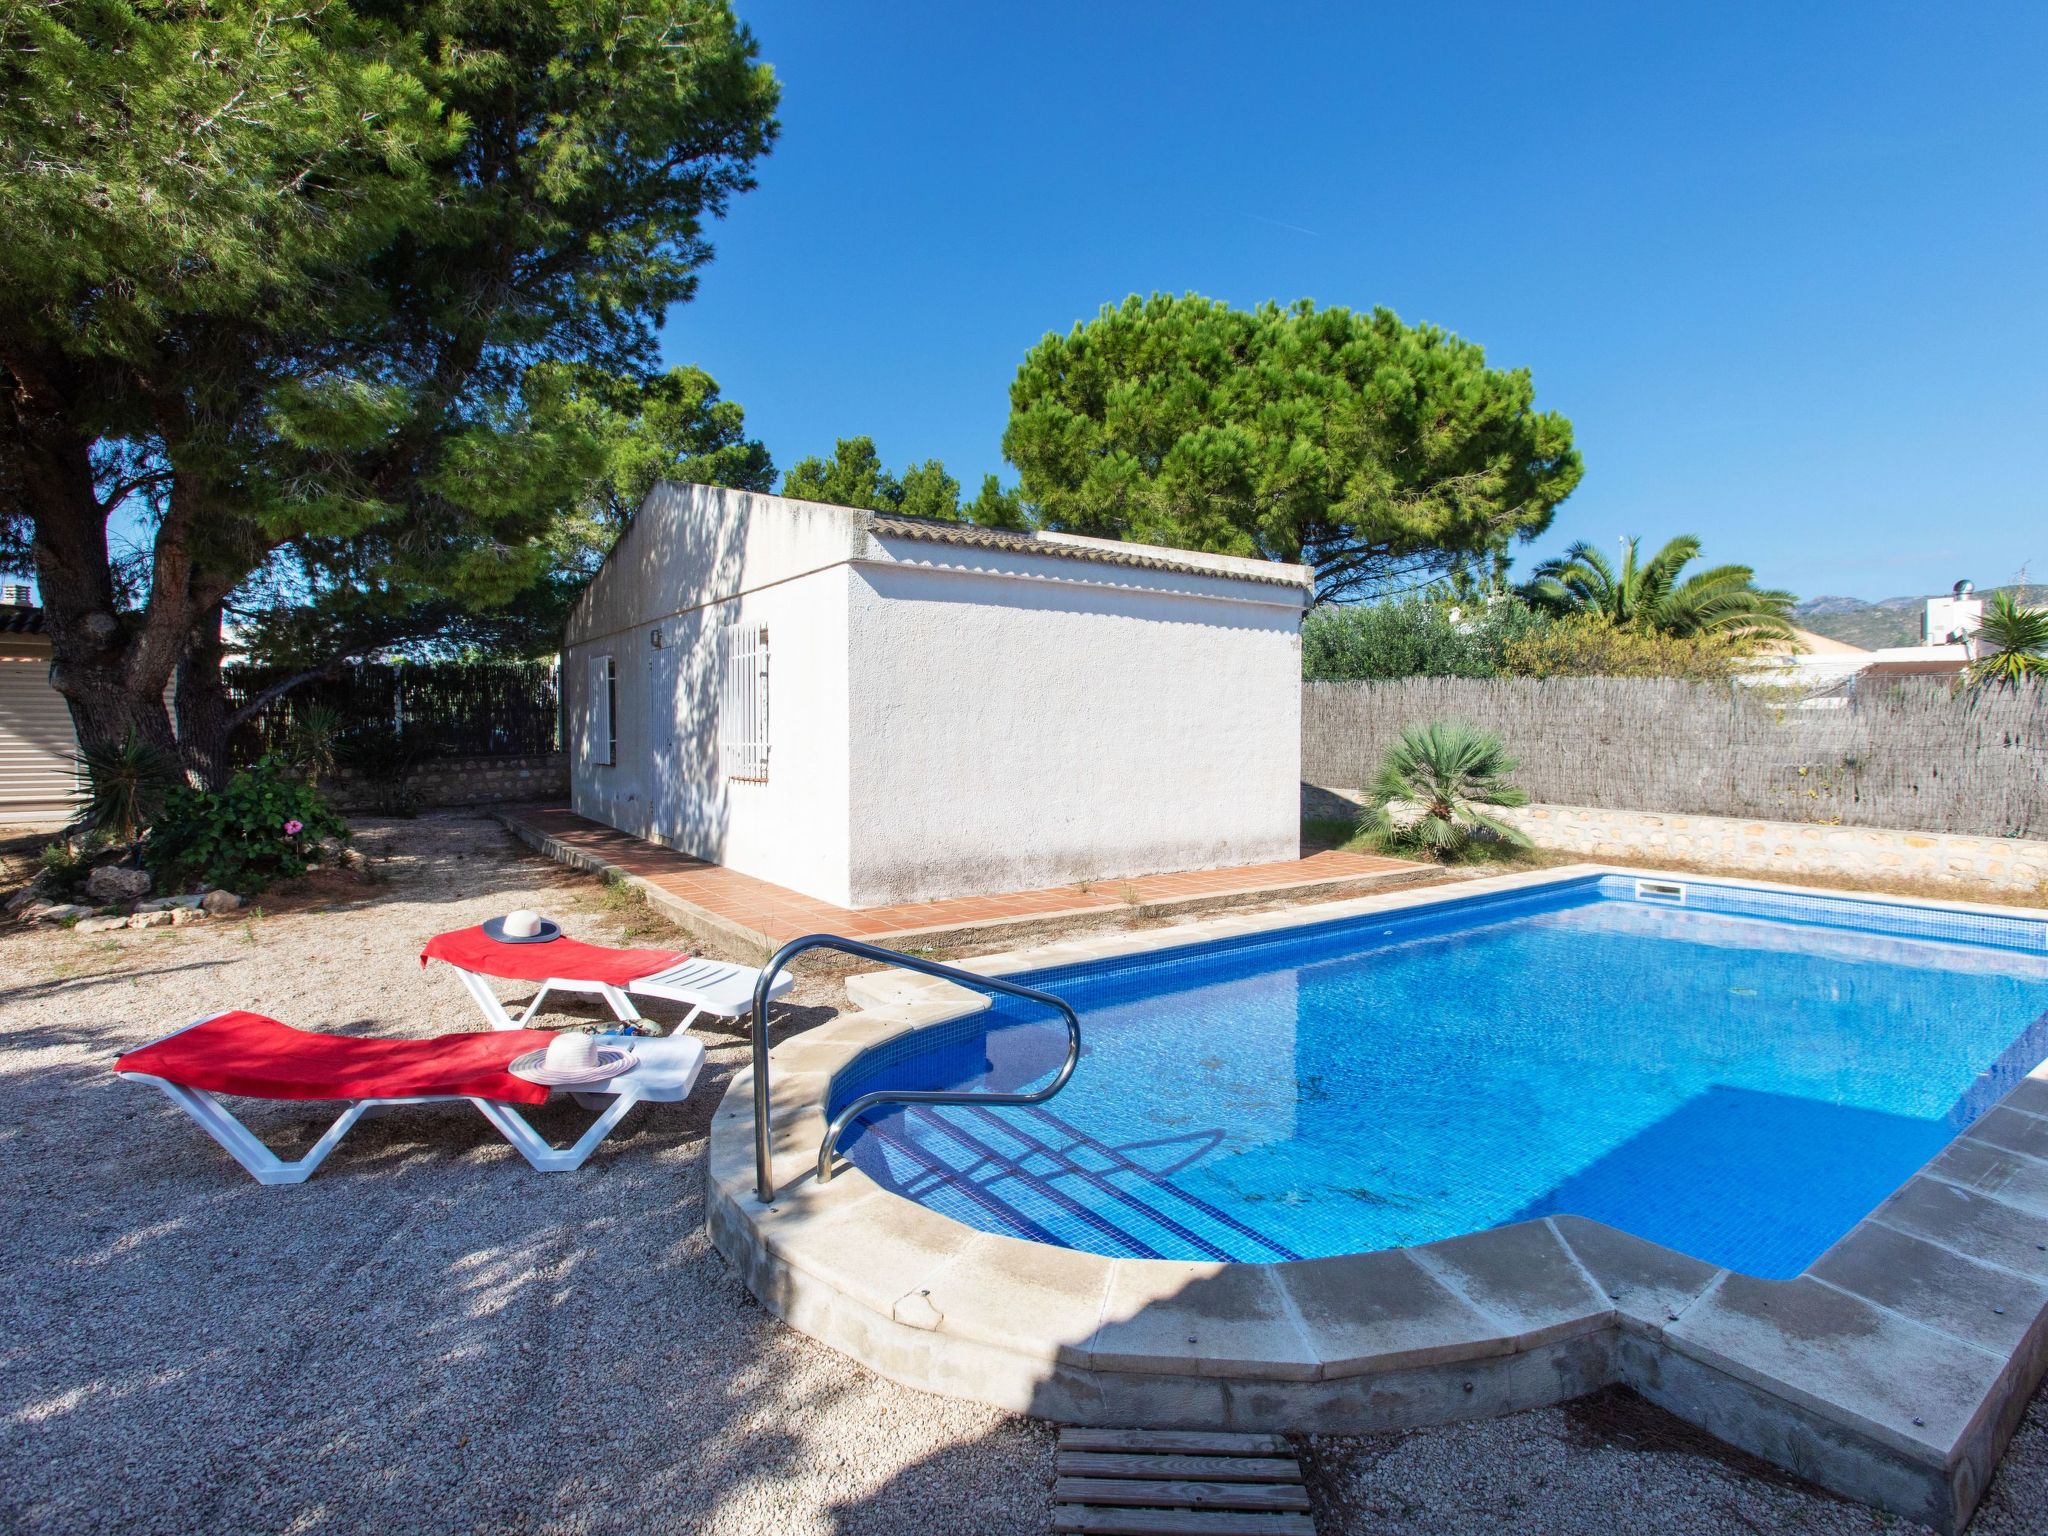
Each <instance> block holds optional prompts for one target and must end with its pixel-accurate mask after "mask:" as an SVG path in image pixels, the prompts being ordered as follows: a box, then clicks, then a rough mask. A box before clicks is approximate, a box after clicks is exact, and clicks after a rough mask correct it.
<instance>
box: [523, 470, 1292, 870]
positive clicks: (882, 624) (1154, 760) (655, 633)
mask: <svg viewBox="0 0 2048 1536" xmlns="http://www.w3.org/2000/svg"><path fill="white" fill-rule="evenodd" d="M1311 582H1312V578H1311V575H1310V573H1309V571H1308V570H1306V569H1305V568H1303V567H1300V566H1291V565H1276V564H1273V563H1270V562H1267V561H1260V560H1243V559H1233V558H1229V557H1225V556H1219V555H1204V554H1193V553H1189V552H1187V551H1183V550H1169V549H1155V548H1150V547H1147V546H1144V545H1136V544H1122V543H1116V542H1112V541H1107V540H1097V539H1083V538H1076V537H1071V536H1065V535H1058V534H1035V535H1024V534H1012V533H1000V532H995V531H993V530H989V529H983V528H978V527H975V526H972V525H970V524H964V523H949V522H937V521H931V520H926V519H918V518H905V517H894V516H888V515H884V514H879V513H874V512H866V511H859V510H855V509H851V508H847V507H836V506H826V505H821V504H819V503H815V502H806V501H794V500H789V499H786V498H783V497H779V496H765V495H758V494H750V493H746V492H740V491H728V490H720V489H716V488H713V487H709V486H701V485H676V484H665V485H662V486H659V487H657V488H656V490H655V491H654V492H653V494H652V495H650V496H649V497H648V499H647V502H646V504H645V505H644V506H643V507H642V508H641V509H640V512H639V515H638V516H637V517H636V518H635V519H634V520H633V523H632V526H631V527H630V528H629V529H628V530H627V532H626V534H625V536H624V537H623V538H622V539H621V540H620V541H619V544H618V547H617V548H616V549H614V550H613V551H612V554H611V556H610V558H609V559H607V560H606V561H605V564H604V566H603V568H602V569H601V570H600V571H599V572H598V574H597V576H596V578H595V580H593V581H592V583H591V585H590V587H589V589H588V591H586V592H585V594H584V596H583V598H582V599H581V600H580V601H579V602H578V603H577V605H576V607H575V609H574V610H573V612H572V613H571V615H570V617H569V622H568V626H567V633H566V636H565V645H564V654H563V669H562V670H563V687H564V692H565V696H566V707H567V711H568V720H569V722H570V731H571V741H570V744H569V745H570V750H571V753H572V757H571V763H570V785H571V801H572V804H573V806H574V808H575V809H576V810H577V811H578V812H580V813H581V814H583V815H585V816H589V817H592V818H594V819H596V820H598V821H602V822H605V823H608V824H609V825H611V826H614V827H618V828H621V829H623V830H625V831H628V832H631V833H634V834H636V835H638V836H641V837H644V838H647V839H649V840H650V841H654V842H659V843H663V844H666V845H668V846H671V847H674V848H678V849H681V850H684V851H686V852H689V853H693V854H697V855H699V856H701V857H704V858H707V859H711V860H714V861H716V862H718V863H721V864H724V865H726V866H728V867H730V868H733V869H736V870H740V871H743V872H745V873H747V874H751V875H755V876H758V877H759V878H761V879H763V880H767V881H771V882H773V883H774V884H777V885H781V886H785V887H788V888H790V889H793V890H797V891H802V892H804V893H806V894H808V895H811V896H815V897H818V898H821V899H823V900H827V901H831V902H834V903H837V904H839V905H842V906H850V907H864V906H876V905H883V904H888V903H894V902H903V901H915V900H925V899H930V898H935V897H941V896H956V895H967V894H979V893H990V892H998V891H1014V890H1028V889H1035V888H1039V887H1045V886H1052V885H1058V884H1062V883H1065V882H1069V881H1077V880H1106V879H1116V878H1119V877H1125V876H1134V875H1140V874H1150V873H1157V872H1161V871H1167V870H1182V869H1205V868H1218V867H1225V866H1230V865H1238V864H1248V863H1257V862H1263V861H1267V860H1276V859H1291V858H1294V857H1296V856H1297V855H1298V852H1299V829H1300V799H1299V796H1300V786H1299V780H1300V755H1301V721H1300V707H1301V706H1300V682H1301V642H1300V623H1301V616H1302V611H1303V609H1304V608H1305V607H1306V605H1307V604H1308V602H1309V600H1310V597H1311V593H1312V586H1311Z"/></svg>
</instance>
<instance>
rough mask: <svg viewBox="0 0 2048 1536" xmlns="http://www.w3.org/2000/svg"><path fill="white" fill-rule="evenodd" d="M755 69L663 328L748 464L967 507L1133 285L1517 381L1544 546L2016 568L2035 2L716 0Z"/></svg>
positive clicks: (2040, 504)
mask: <svg viewBox="0 0 2048 1536" xmlns="http://www.w3.org/2000/svg"><path fill="white" fill-rule="evenodd" d="M741 13H742V15H743V16H744V17H745V18H746V19H747V20H748V22H749V23H750V24H751V25H752V26H753V27H754V29H755V31H756V33H757V34H758V36H759V37H760V40H761V44H762V52H763V56H764V57H765V58H766V59H768V60H769V61H770V62H771V63H773V64H774V66H775V67H776V70H777V72H778V73H779V74H780V75H781V77H782V80H783V85H784V99H783V111H782V120H783V137H782V141H781V143H780V144H779V145H778V147H777V148H776V151H775V153H774V154H773V155H772V156H771V157H770V158H769V159H768V160H767V161H766V162H765V163H764V164H763V166H762V169H761V177H760V181H761V185H760V187H759V189H758V190H756V191H755V192H753V193H750V194H748V195H747V196H745V197H743V198H741V199H740V200H739V201H738V202H737V204H736V205H735V207H734V209H733V212H732V215H731V217H730V218H729V219H728V220H726V221H725V222H724V223H723V224H722V225H721V226H719V227H718V228H717V229H716V230H715V231H714V239H715V241H716V244H717V247H718V259H717V260H716V262H715V263H714V264H713V265H712V266H711V267H710V268H709V269H708V270H707V271H706V273H705V276H704V281H703V285H702V288H701V291H700V293H699V296H698V298H697V300H696V302H695V303H693V304H691V305H689V306H686V307H684V308H681V309H678V310H677V311H676V312H675V313H674V314H673V315H672V316H671V317H670V321H669V324H668V326H667V328H666V330H665V332H664V337H663V342H664V351H665V355H666V357H667V358H668V360H669V361H671V362H679V363H680V362H694V363H697V364H700V365H701V366H703V367H705V368H707V369H708V370H709V371H710V372H711V373H712V374H713V375H714V376H715V377H716V378H717V379H718V380H719V382H720V384H721V386H722V387H723V388H724V390H725V392H726V393H727V394H728V395H729V396H730V397H731V398H733V399H736V400H738V401H740V402H741V403H742V404H743V405H744V406H745V407H746V409H747V414H748V421H749V425H750V428H751V429H752V430H753V432H754V433H755V434H756V435H758V436H760V437H762V438H763V439H764V440H765V441H766V442H767V443H768V445H769V447H770V448H771V450H772V451H773V452H774V455H775V459H776V462H777V463H778V464H779V465H783V466H787V465H789V464H791V463H793V462H795V461H796V460H797V459H798V458H801V457H803V456H804V455H806V454H810V453H822V452H825V451H827V450H828V449H829V448H830V446H831V443H832V440H833V438H834V437H837V436H851V435H853V434H855V433H861V432H865V433H868V434H870V435H871V436H873V437H874V438H875V439H876V442H877V443H878V445H879V447H880V449H881V452H882V455H883V457H884V459H885V460H886V461H887V462H889V463H890V464H891V465H892V466H896V467H900V466H901V465H903V464H905V463H907V462H910V461H911V460H914V459H924V458H929V457H938V458H942V459H944V460H945V462H946V464H947V467H948V468H949V469H951V470H952V471H953V473H954V474H955V475H957V476H958V477H959V478H960V480H961V481H962V482H963V483H964V484H965V485H967V486H968V487H969V489H970V490H971V489H972V488H973V486H975V485H976V484H978V483H979V480H980V477H981V475H982V474H984V473H985V472H988V471H991V470H995V471H1000V472H1002V473H1003V474H1004V478H1005V479H1006V481H1007V480H1009V479H1012V478H1014V475H1013V472H1011V471H1009V470H1008V469H1007V467H1006V466H1004V465H1003V463H1002V459H1001V448H1000V438H1001V435H1002V429H1003V424H1004V421H1005V420H1006V418H1007V415H1008V408H1009V407H1008V387H1009V383H1010V379H1011V377H1012V376H1013V375H1014V373H1015V371H1016V367H1017V363H1018V361H1019V359H1020V358H1021V357H1022V356H1023V354H1024V352H1025V350H1026V349H1027V348H1028V347H1029V346H1031V345H1032V344H1033V343H1034V342H1035V341H1036V340H1037V339H1038V338H1039V337H1040V336H1041V335H1043V334H1044V333H1045V332H1046V331H1048V330H1062V331H1063V330H1065V329H1067V328H1068V327H1069V326H1071V325H1072V324H1073V323H1074V322H1075V321H1077V320H1081V319H1084V318H1086V317H1088V316H1090V315H1092V314H1093V313H1094V312H1095V311H1096V309H1097V308H1098V307H1099V306H1100V305H1102V304H1103V303H1105V302H1114V301H1117V300H1120V299H1122V298H1123V297H1124V296H1125V295H1126V294H1129V293H1133V292H1150V291H1153V290H1166V291H1172V292H1181V291H1188V290H1193V291H1196V292H1199V293H1204V294H1208V295H1211V296H1214V297H1217V298H1221V299H1225V300H1228V301H1229V302H1231V303H1234V304H1240V305H1249V304H1253V303H1256V302H1257V301H1259V300H1262V299H1267V298H1276V299H1281V300H1291V299H1295V298H1300V297H1307V298H1312V299H1314V300H1316V301H1317V302H1318V303H1319V304H1324V305H1339V304H1341V305H1349V306H1352V307H1370V306H1372V305H1376V304H1380V305H1386V306H1388V307H1389V308H1391V309H1393V310H1395V311H1396V312H1397V313H1398V314H1400V315H1401V316H1402V318H1403V319H1405V320H1408V321H1411V322H1414V321H1430V322H1433V323H1435V324H1438V325H1441V326H1444V327H1446V328H1447V329H1450V330H1453V331H1456V332H1458V333H1459V334H1460V335H1463V336H1466V337H1469V338H1470V339H1472V340H1474V341H1477V342H1479V343H1481V344H1482V345H1484V346H1485V347H1486V349H1487V354H1488V357H1489V359H1490V360H1491V361H1493V362H1494V363H1496V364H1500V365H1505V366H1515V367H1526V368H1528V369H1530V370H1531V372H1532V373H1533V375H1534V377H1535V381H1536V388H1537V399H1538V401H1539V403H1540V404H1541V405H1542V406H1543V407H1544V408H1546V409H1555V410H1558V411H1561V412H1563V413H1564V414H1565V415H1566V416H1568V417H1570V418H1571V420H1572V422H1573V425H1574V428H1575V430H1576V434H1577V439H1578V443H1579V446H1580V449H1581V451H1582V452H1583V454H1584V456H1585V460H1586V478H1585V481H1584V483H1583V484H1582V485H1581V487H1580V488H1579V490H1578V491H1577V492H1576V493H1575V494H1574V495H1573V496H1572V498H1571V499H1570V500H1569V501H1567V502H1566V503H1565V504H1564V506H1563V507H1562V508H1560V509H1559V513H1558V517H1557V521H1556V523H1555V524H1554V526H1553V529H1552V531H1551V532H1550V533H1549V534H1547V535H1546V536H1545V537H1544V538H1543V539H1541V540H1539V541H1538V542H1537V543H1536V544H1534V545H1531V546H1527V547H1526V548H1525V550H1524V552H1522V553H1519V554H1518V557H1517V565H1518V569H1519V570H1522V571H1526V569H1527V567H1528V566H1529V564H1531V563H1532V562H1533V560H1534V559H1535V558H1539V557H1540V556H1541V555H1542V554H1545V553H1549V552H1551V551H1553V550H1555V549H1557V548H1560V547H1562V545H1563V544H1565V543H1567V542H1569V541H1570V540H1572V539H1576V538H1585V539H1589V540H1594V541H1596V542H1600V543H1603V544H1606V545H1608V546H1609V547H1612V544H1613V541H1614V539H1615V538H1616V537H1617V536H1619V535H1621V534H1625V533H1640V534H1644V535H1647V536H1650V537H1651V538H1653V539H1661V538H1663V537H1666V536H1668V535H1670V534H1672V533H1676V532H1680V531H1692V532H1697V533H1698V534H1700V535H1701V536H1702V537H1703V538H1704V539H1705V540H1706V544H1707V554H1708V556H1709V557H1710V558H1713V557H1718V558H1721V559H1740V560H1747V561H1749V562H1750V563H1753V564H1754V565H1755V566H1756V567H1757V568H1758V573H1759V576H1760V577H1761V578H1762V579H1763V580H1765V581H1766V582H1768V583H1771V584H1777V585H1784V586H1789V587H1791V588H1792V589H1794V590H1795V591H1797V592H1799V593H1800V594H1801V595H1808V596H1810V595H1816V594H1820V593H1848V594H1851V595H1856V596H1862V597H1869V598H1877V597H1885V596H1890V595H1893V594H1897V593H1910V592H1918V591H1932V590H1936V589H1942V588H1946V587H1947V586H1948V585H1949V583H1950V582H1952V581H1953V580H1955V579H1956V578H1957V577H1961V576H1969V577H1972V578H1974V579H1975V580H1976V581H1977V582H1978V583H1979V584H1980V585H1985V586H1988V585H1992V584H1994V583H1998V582H2003V581H2007V580H2010V579H2012V577H2013V576H2014V575H2015V574H2016V573H2017V571H2018V570H2019V568H2020V567H2021V566H2022V565H2023V564H2026V563H2029V562H2031V565H2032V575H2033V578H2034V579H2035V580H2037V581H2038V580H2042V579H2044V578H2048V490H2044V489H2043V487H2044V477H2043V475H2042V473H2041V466H2042V460H2043V457H2044V448H2048V371H2044V368H2043V355H2044V351H2048V286H2044V282H2043V278H2044V275H2048V90H2044V88H2043V86H2042V83H2041V75H2040V71H2041V61H2042V60H2043V58H2044V57H2048V7H2043V6H2040V5H2032V6H2027V7H2019V6H2014V7H2004V6H1997V5H1973V6H1968V7H1935V6H1918V7H1893V6H1884V5H1868V4H1859V5H1855V6H1848V5H1843V6H1838V7H1822V6H1813V5H1799V6H1752V7H1735V6H1714V7H1697V8H1695V10H1694V13H1693V14H1691V15H1685V16H1681V15H1679V14H1678V12H1677V8H1675V7H1653V6H1641V5H1616V6H1601V7H1576V8H1568V7H1563V6H1545V7H1514V6H1508V5H1506V4H1501V5H1495V6H1454V5H1441V6H1429V7H1422V6H1406V7H1395V6H1390V5H1389V6H1379V7H1373V8H1366V7H1361V6H1338V5H1329V6H1284V5H1262V6H1229V7H1225V6H1211V5H1204V4H1175V5H1168V4H1113V5H1101V4H1096V5H1081V4H1066V3H1044V4H1036V5H1032V6H1028V7H1026V6H983V5H961V4H958V3H954V4H948V5H929V6H926V5H913V4H902V3H892V4H890V5H887V6H875V5H848V4H830V3H824V0H741Z"/></svg>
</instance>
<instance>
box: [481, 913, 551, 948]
mask: <svg viewBox="0 0 2048 1536" xmlns="http://www.w3.org/2000/svg"><path fill="white" fill-rule="evenodd" d="M483 927H484V933H485V934H486V935H487V936H489V937H490V938H493V939H496V940H497V941H498V942H499V943H500V944H545V943H547V942H548V940H550V939H554V938H559V937H561V933H562V925H561V924H560V923H558V922H555V921H554V920H553V919H552V918H546V917H542V916H541V915H540V914H539V913H538V912H535V911H533V910H532V909H531V908H529V907H521V908H520V909H519V910H518V911H516V912H507V913H506V914H505V915H504V916H503V917H494V918H491V919H490V920H489V921H487V922H486V923H485V924H484V925H483Z"/></svg>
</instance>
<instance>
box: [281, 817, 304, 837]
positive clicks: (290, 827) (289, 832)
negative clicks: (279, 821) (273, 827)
mask: <svg viewBox="0 0 2048 1536" xmlns="http://www.w3.org/2000/svg"><path fill="white" fill-rule="evenodd" d="M305 830H306V824H305V823H304V822H303V821H288V822H286V823H285V824H284V835H285V836H286V837H297V836H298V835H299V834H300V833H301V832H303V831H305Z"/></svg>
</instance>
